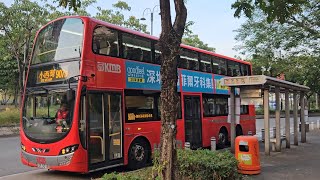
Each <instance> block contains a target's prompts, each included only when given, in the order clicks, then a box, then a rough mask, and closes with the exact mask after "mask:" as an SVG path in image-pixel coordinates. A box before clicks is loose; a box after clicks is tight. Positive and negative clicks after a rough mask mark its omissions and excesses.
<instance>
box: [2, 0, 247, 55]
mask: <svg viewBox="0 0 320 180" xmlns="http://www.w3.org/2000/svg"><path fill="white" fill-rule="evenodd" d="M1 1H3V0H1ZM52 1H53V0H52ZM97 1H98V2H97V4H95V5H93V6H94V7H97V6H100V7H102V8H106V9H111V8H112V4H114V3H116V2H117V1H118V0H97ZM124 1H126V2H127V3H128V4H129V6H131V11H130V12H128V13H124V14H125V15H126V16H135V17H136V18H141V17H142V16H143V11H144V10H145V9H146V8H150V9H153V8H154V7H155V6H157V5H158V4H159V0H124ZM12 2H13V0H4V3H5V4H6V5H9V4H11V3H12ZM233 2H235V1H234V0H187V3H186V7H187V10H188V18H187V21H194V22H195V24H194V25H193V26H192V28H191V29H192V31H193V33H194V34H198V35H199V38H200V39H201V40H202V41H203V42H205V43H207V44H208V45H209V46H211V47H214V48H216V53H219V54H223V55H226V56H230V57H234V56H235V55H237V56H241V55H240V54H239V53H237V52H236V51H234V50H233V47H234V46H235V45H236V41H235V40H234V37H235V35H236V33H235V32H233V31H234V30H236V29H238V28H239V27H240V25H241V24H242V23H244V22H245V18H240V19H238V18H234V16H233V14H234V10H232V9H231V4H232V3H233ZM94 7H90V8H88V11H89V13H90V14H95V11H96V9H95V8H94ZM173 8H174V5H173V3H172V5H171V9H173ZM159 11H160V10H159V7H158V6H157V7H156V8H155V12H159ZM172 16H173V15H172ZM173 17H174V16H173ZM145 18H146V20H145V21H143V23H145V24H147V26H148V27H147V28H148V31H150V24H151V22H150V19H151V18H150V13H149V11H148V10H146V11H145ZM160 32H161V22H160V15H158V13H154V21H153V35H155V36H159V34H160Z"/></svg>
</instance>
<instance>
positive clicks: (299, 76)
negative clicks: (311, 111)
mask: <svg viewBox="0 0 320 180" xmlns="http://www.w3.org/2000/svg"><path fill="white" fill-rule="evenodd" d="M318 7H319V1H318V0H311V1H309V2H308V3H305V4H302V5H300V9H301V12H298V13H297V14H294V15H292V16H288V17H287V19H286V21H285V22H283V23H279V22H277V21H272V22H269V21H268V19H267V18H266V17H265V16H264V13H263V12H262V11H261V10H255V11H254V12H253V15H252V16H251V17H250V18H249V19H248V20H247V21H246V22H245V23H244V24H242V25H241V27H240V28H239V29H238V30H237V31H236V32H238V34H237V36H236V40H237V41H238V42H241V44H240V45H239V46H237V47H236V49H237V50H239V51H241V52H242V54H245V55H247V56H249V58H252V60H251V62H252V63H253V71H254V73H258V74H261V73H262V72H261V67H264V69H269V71H268V72H266V73H265V74H267V75H270V76H274V77H275V76H277V75H278V74H279V73H285V76H286V80H289V81H292V82H296V83H299V84H303V85H307V86H309V87H310V90H311V92H310V94H308V95H307V97H310V95H311V94H312V93H319V88H320V87H319V85H318V83H317V81H315V79H316V78H317V74H319V70H318V69H319V67H318V61H319V55H320V53H319V52H320V47H319V45H318V43H317V42H319V37H320V31H319V28H320V24H319V23H317V22H318V19H319V18H320V13H319V12H320V9H319V8H318Z"/></svg>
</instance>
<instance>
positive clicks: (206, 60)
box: [200, 53, 212, 73]
mask: <svg viewBox="0 0 320 180" xmlns="http://www.w3.org/2000/svg"><path fill="white" fill-rule="evenodd" d="M200 65H201V71H202V72H208V73H211V69H212V68H211V56H209V55H207V54H202V53H201V54H200Z"/></svg>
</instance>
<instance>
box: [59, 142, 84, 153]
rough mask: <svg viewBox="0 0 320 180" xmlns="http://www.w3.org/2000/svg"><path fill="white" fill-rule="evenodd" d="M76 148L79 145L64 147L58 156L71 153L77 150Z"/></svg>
mask: <svg viewBox="0 0 320 180" xmlns="http://www.w3.org/2000/svg"><path fill="white" fill-rule="evenodd" d="M78 147H79V144H75V145H72V146H68V147H65V148H63V149H61V151H60V153H59V155H65V154H69V153H73V152H75V151H76V150H77V149H78Z"/></svg>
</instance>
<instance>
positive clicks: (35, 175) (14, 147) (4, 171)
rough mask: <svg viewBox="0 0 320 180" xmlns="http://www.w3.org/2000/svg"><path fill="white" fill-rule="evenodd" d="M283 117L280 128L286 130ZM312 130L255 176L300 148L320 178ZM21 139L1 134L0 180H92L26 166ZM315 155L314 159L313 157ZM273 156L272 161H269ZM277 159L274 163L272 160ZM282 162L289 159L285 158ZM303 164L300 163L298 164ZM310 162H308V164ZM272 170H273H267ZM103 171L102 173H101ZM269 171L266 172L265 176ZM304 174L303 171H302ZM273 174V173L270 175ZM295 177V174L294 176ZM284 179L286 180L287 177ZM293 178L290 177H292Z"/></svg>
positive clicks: (317, 138) (318, 137)
mask: <svg viewBox="0 0 320 180" xmlns="http://www.w3.org/2000/svg"><path fill="white" fill-rule="evenodd" d="M317 120H320V117H309V120H308V121H309V122H310V123H311V122H314V123H315V124H316V121H317ZM290 121H291V123H290V126H291V132H293V128H292V127H293V123H292V122H293V119H292V118H291V120H290ZM273 126H274V119H273V118H271V119H270V127H271V129H272V127H273ZM284 127H285V126H284V118H281V128H282V129H284ZM262 128H263V119H257V121H256V130H257V135H258V136H260V135H261V129H262ZM313 133H314V132H312V133H308V134H307V141H308V143H305V144H300V145H301V146H300V145H299V146H298V147H295V146H292V148H291V149H290V150H287V149H285V150H284V151H283V152H282V153H278V154H277V153H272V156H270V157H266V158H265V161H264V158H263V156H262V158H261V159H262V165H263V173H262V176H257V177H256V178H258V179H273V178H269V177H267V176H266V175H272V172H273V171H274V172H275V173H276V172H277V171H275V170H278V169H280V170H281V169H284V170H285V169H286V166H288V165H284V166H281V167H280V165H279V168H278V165H273V164H272V163H275V162H277V159H278V158H281V157H283V156H290V157H291V156H293V157H295V156H296V155H295V153H298V152H300V151H301V149H308V150H309V149H310V150H311V151H310V152H311V153H310V156H309V152H308V151H305V152H304V153H306V154H307V156H305V155H304V154H303V153H302V152H301V153H300V154H298V155H299V156H303V157H305V158H310V160H309V159H304V160H306V161H308V162H310V165H313V166H314V167H315V168H310V170H309V171H308V172H309V174H317V175H319V176H318V177H319V178H317V179H320V174H319V173H320V158H319V157H320V156H319V153H318V152H317V151H319V149H320V132H319V134H315V135H314V134H313ZM291 140H293V138H291ZM20 150H21V148H20V139H19V136H14V137H0V152H1V153H0V179H28V180H31V179H47V180H50V179H90V177H91V176H92V175H82V174H76V173H67V172H57V171H47V170H43V169H37V168H31V167H27V166H25V165H22V164H21V161H20ZM313 156H314V157H316V158H312V157H313ZM269 159H270V162H269ZM296 159H297V164H295V163H294V164H293V165H297V167H298V168H296V169H295V170H294V168H293V167H292V166H288V174H287V177H291V176H290V174H289V172H295V171H297V172H300V171H299V170H301V169H303V168H304V165H305V164H303V162H304V160H303V159H301V160H300V159H299V157H298V156H297V157H296ZM273 161H274V162H273ZM283 161H284V162H285V161H287V159H283ZM288 161H290V158H289V159H288ZM298 163H300V164H298ZM307 165H309V164H307ZM268 172H270V173H268ZM101 174H103V173H101ZM265 174H266V175H265ZM302 174H303V173H302ZM93 176H96V177H98V176H99V175H97V174H94V175H93ZM271 177H272V176H271ZM294 177H295V176H293V177H292V179H295V178H294ZM284 179H286V178H285V177H284ZM289 179H291V178H289Z"/></svg>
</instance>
